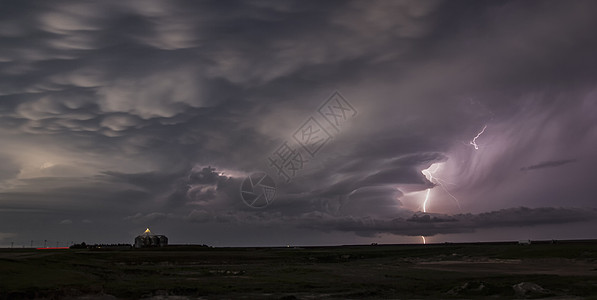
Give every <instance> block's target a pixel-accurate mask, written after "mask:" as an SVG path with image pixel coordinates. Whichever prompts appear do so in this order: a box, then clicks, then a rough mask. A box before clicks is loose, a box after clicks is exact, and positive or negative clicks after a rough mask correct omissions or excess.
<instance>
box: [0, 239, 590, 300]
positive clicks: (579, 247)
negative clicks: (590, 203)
mask: <svg viewBox="0 0 597 300" xmlns="http://www.w3.org/2000/svg"><path fill="white" fill-rule="evenodd" d="M413 298H414V299H438V298H441V299H484V298H491V299H512V298H519V299H524V298H544V299H597V242H595V241H568V242H558V243H535V244H531V245H518V244H516V243H487V244H485V243H478V244H435V245H434V244H431V245H367V246H337V247H290V248H211V247H200V246H168V247H165V248H154V249H130V250H129V249H76V250H75V249H70V250H35V249H1V250H0V299H172V300H174V299H180V300H183V299H413Z"/></svg>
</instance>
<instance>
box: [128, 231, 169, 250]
mask: <svg viewBox="0 0 597 300" xmlns="http://www.w3.org/2000/svg"><path fill="white" fill-rule="evenodd" d="M167 245H168V238H167V237H166V236H165V235H156V234H153V233H151V231H150V230H149V228H147V229H146V230H145V232H144V233H143V234H140V235H138V236H137V237H136V238H135V248H147V247H164V246H167Z"/></svg>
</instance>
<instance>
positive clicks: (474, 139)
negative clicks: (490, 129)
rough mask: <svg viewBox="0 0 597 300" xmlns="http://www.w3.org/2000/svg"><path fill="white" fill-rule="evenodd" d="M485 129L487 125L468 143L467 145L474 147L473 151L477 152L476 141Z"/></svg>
mask: <svg viewBox="0 0 597 300" xmlns="http://www.w3.org/2000/svg"><path fill="white" fill-rule="evenodd" d="M486 128H487V125H485V126H483V129H481V131H479V133H477V135H476V136H475V137H474V138H473V140H472V141H470V142H469V145H472V146H473V147H475V150H479V145H477V139H478V138H479V137H480V136H481V135H482V134H483V132H485V129H486Z"/></svg>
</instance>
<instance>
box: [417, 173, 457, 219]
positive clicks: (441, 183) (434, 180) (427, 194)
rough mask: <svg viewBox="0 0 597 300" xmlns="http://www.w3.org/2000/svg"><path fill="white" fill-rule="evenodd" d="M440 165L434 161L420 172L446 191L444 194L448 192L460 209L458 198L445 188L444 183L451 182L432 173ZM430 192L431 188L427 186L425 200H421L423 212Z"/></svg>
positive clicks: (425, 209)
mask: <svg viewBox="0 0 597 300" xmlns="http://www.w3.org/2000/svg"><path fill="white" fill-rule="evenodd" d="M440 166H441V163H435V164H432V165H431V166H430V167H429V168H427V169H425V170H423V171H421V173H423V175H425V177H426V178H427V180H429V181H430V182H432V183H434V184H437V185H439V186H440V187H441V188H442V190H444V191H445V192H446V194H448V195H449V196H450V198H452V199H454V201H455V202H456V205H458V208H459V209H460V208H461V207H460V201H459V200H458V198H456V196H454V195H453V194H452V193H450V191H448V189H447V188H446V186H445V185H446V184H452V183H450V182H447V181H445V180H443V179H441V178H438V177H435V176H434V174H435V173H436V172H437V171H438V170H439V168H440ZM430 194H431V188H428V189H427V191H426V192H425V200H424V201H423V212H427V203H428V202H429V197H430Z"/></svg>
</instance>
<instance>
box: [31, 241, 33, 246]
mask: <svg viewBox="0 0 597 300" xmlns="http://www.w3.org/2000/svg"><path fill="white" fill-rule="evenodd" d="M31 248H33V240H31Z"/></svg>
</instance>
